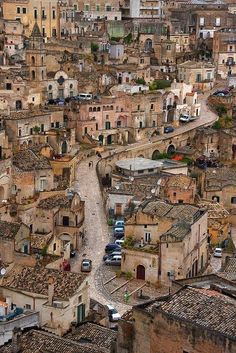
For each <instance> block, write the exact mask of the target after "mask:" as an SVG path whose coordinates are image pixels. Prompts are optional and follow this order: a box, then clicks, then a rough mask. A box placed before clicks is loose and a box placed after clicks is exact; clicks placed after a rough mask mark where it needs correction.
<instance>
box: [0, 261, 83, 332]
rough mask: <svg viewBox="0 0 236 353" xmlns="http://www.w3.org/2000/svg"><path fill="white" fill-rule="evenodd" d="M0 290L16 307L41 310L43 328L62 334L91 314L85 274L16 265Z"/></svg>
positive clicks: (3, 279) (6, 276)
mask: <svg viewBox="0 0 236 353" xmlns="http://www.w3.org/2000/svg"><path fill="white" fill-rule="evenodd" d="M0 290H1V294H2V296H4V297H10V298H11V301H12V303H14V304H15V305H16V306H18V307H21V308H28V309H31V310H34V311H39V313H40V324H41V327H42V328H45V329H46V330H47V331H49V332H52V333H55V334H57V335H59V336H62V335H63V334H65V333H66V332H67V331H68V330H69V329H70V327H71V323H72V322H73V321H76V322H77V323H80V322H82V321H83V320H84V318H85V317H86V316H87V315H88V311H89V296H88V282H87V280H86V275H84V274H77V273H72V272H64V271H59V270H55V269H47V268H45V267H40V266H36V267H28V266H19V265H17V266H14V267H13V268H12V269H11V270H10V271H8V272H7V273H6V275H5V276H4V277H3V278H2V281H1V284H0Z"/></svg>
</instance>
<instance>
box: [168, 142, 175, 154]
mask: <svg viewBox="0 0 236 353" xmlns="http://www.w3.org/2000/svg"><path fill="white" fill-rule="evenodd" d="M175 150H176V149H175V146H174V145H172V144H171V145H169V146H168V147H167V150H166V152H167V153H168V154H173V153H175Z"/></svg>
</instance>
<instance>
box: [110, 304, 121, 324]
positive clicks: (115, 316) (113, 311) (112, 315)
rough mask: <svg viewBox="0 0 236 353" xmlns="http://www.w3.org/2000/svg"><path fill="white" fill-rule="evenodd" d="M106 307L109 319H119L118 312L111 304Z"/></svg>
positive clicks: (112, 320)
mask: <svg viewBox="0 0 236 353" xmlns="http://www.w3.org/2000/svg"><path fill="white" fill-rule="evenodd" d="M107 308H108V317H109V321H111V322H114V321H118V320H120V319H121V316H120V314H119V313H118V311H117V310H116V309H115V308H113V306H111V305H107Z"/></svg>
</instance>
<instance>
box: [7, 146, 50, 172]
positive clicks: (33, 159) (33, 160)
mask: <svg viewBox="0 0 236 353" xmlns="http://www.w3.org/2000/svg"><path fill="white" fill-rule="evenodd" d="M12 162H13V165H14V167H16V168H18V169H20V170H22V171H32V170H40V169H52V167H51V165H50V162H49V161H48V159H47V158H46V157H44V156H42V155H41V154H37V153H34V152H33V151H32V150H31V149H28V150H24V151H20V152H18V153H16V154H15V155H14V156H13V158H12Z"/></svg>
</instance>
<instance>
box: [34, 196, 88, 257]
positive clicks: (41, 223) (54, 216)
mask: <svg viewBox="0 0 236 353" xmlns="http://www.w3.org/2000/svg"><path fill="white" fill-rule="evenodd" d="M83 222H84V201H81V199H80V196H79V195H78V194H76V193H74V194H73V193H68V195H67V194H66V195H65V192H63V193H60V194H56V195H53V196H49V197H47V198H44V199H42V200H41V201H40V202H39V204H38V206H37V209H36V214H35V221H34V224H33V233H34V235H35V236H36V235H37V237H38V240H40V238H41V235H42V236H43V235H48V237H47V239H48V241H49V242H48V244H47V245H48V252H49V253H52V254H56V255H61V254H62V253H64V251H65V250H66V246H67V245H68V244H69V245H70V248H71V249H76V250H79V249H80V247H81V245H82V234H83ZM50 234H51V235H52V237H49V235H50Z"/></svg>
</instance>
